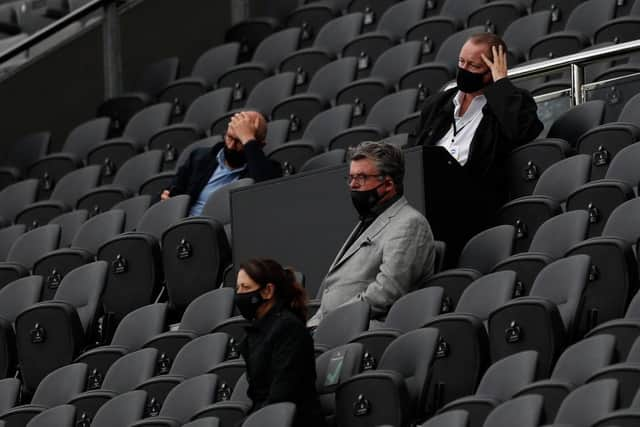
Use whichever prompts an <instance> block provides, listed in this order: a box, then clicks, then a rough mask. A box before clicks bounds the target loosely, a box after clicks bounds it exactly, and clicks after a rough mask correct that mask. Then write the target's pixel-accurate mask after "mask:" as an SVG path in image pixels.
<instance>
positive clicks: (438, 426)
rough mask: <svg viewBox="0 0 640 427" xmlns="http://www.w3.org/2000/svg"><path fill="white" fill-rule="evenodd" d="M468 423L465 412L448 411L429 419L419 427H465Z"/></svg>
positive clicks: (467, 416) (467, 415) (467, 414)
mask: <svg viewBox="0 0 640 427" xmlns="http://www.w3.org/2000/svg"><path fill="white" fill-rule="evenodd" d="M468 422H469V413H468V412H467V411H463V410H460V411H448V412H445V413H443V414H439V415H435V416H433V417H431V418H429V419H428V420H427V421H426V422H425V423H423V424H420V427H466V426H467V425H468Z"/></svg>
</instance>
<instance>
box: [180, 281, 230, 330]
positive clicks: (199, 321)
mask: <svg viewBox="0 0 640 427" xmlns="http://www.w3.org/2000/svg"><path fill="white" fill-rule="evenodd" d="M234 295H235V291H234V290H233V289H230V288H221V289H214V290H212V291H209V292H206V293H204V294H202V295H200V296H199V297H197V298H196V299H194V300H193V301H192V302H191V303H190V304H189V305H188V306H187V308H186V309H185V311H184V314H183V315H182V319H181V320H180V330H184V331H192V332H195V333H196V334H197V335H204V334H206V333H209V332H211V331H212V330H213V328H215V327H216V325H217V324H218V323H220V322H222V321H223V320H226V319H228V318H230V317H231V315H232V314H233V309H234V302H233V299H234Z"/></svg>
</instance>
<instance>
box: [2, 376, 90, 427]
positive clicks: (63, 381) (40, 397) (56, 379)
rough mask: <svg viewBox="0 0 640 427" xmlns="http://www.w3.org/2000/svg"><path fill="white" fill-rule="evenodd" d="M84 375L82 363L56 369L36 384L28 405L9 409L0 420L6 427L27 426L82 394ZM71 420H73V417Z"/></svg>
mask: <svg viewBox="0 0 640 427" xmlns="http://www.w3.org/2000/svg"><path fill="white" fill-rule="evenodd" d="M86 375H87V367H86V365H85V364H83V363H73V364H70V365H67V366H63V367H61V368H59V369H56V370H55V371H53V372H51V373H50V374H48V375H47V376H46V377H44V378H43V379H42V381H41V382H40V384H38V388H37V389H36V390H35V393H34V394H33V398H32V399H31V403H30V404H28V405H20V406H15V407H13V408H11V409H9V410H8V411H6V412H4V413H3V414H0V420H2V421H4V422H5V423H6V425H8V426H20V425H25V424H27V423H28V422H29V420H31V419H32V418H33V417H35V416H37V415H38V414H40V413H41V412H43V411H45V410H46V409H48V408H52V407H54V406H58V405H63V404H65V403H66V402H67V400H69V399H70V398H71V397H73V396H75V395H76V394H78V393H80V392H82V391H83V390H84V386H85V381H86ZM72 408H73V407H72ZM73 409H75V408H73ZM71 419H73V416H72V417H71ZM43 425H46V424H43ZM49 425H50V424H49Z"/></svg>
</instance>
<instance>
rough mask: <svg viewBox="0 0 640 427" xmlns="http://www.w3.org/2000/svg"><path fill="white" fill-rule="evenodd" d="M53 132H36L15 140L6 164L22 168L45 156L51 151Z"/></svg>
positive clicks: (8, 152)
mask: <svg viewBox="0 0 640 427" xmlns="http://www.w3.org/2000/svg"><path fill="white" fill-rule="evenodd" d="M50 143H51V132H35V133H30V134H27V135H24V136H22V137H20V138H19V139H17V140H15V141H14V142H13V144H11V146H10V147H9V149H8V151H7V154H6V161H5V162H4V163H5V164H8V165H11V166H13V167H16V168H18V169H20V170H23V169H25V168H26V167H27V166H29V165H30V164H32V163H33V162H35V161H36V160H38V159H40V158H41V157H43V156H45V155H46V154H47V153H48V152H49V145H50Z"/></svg>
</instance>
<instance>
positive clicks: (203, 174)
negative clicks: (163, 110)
mask: <svg viewBox="0 0 640 427" xmlns="http://www.w3.org/2000/svg"><path fill="white" fill-rule="evenodd" d="M266 134H267V122H266V120H265V118H264V117H263V116H262V114H260V113H258V112H256V111H244V112H240V113H237V114H235V115H234V116H233V117H232V118H231V121H230V122H229V126H228V127H227V132H226V133H225V136H224V142H221V143H219V144H216V145H214V146H213V147H212V148H199V149H196V150H193V152H192V153H191V154H190V156H189V159H188V160H187V161H186V162H185V163H184V165H183V166H181V167H180V168H179V169H178V172H177V174H176V177H175V179H174V180H173V183H172V185H171V187H170V188H169V189H167V190H165V191H163V193H162V195H161V198H162V200H165V199H168V198H169V197H171V196H176V195H178V194H188V195H190V196H191V208H190V211H189V215H200V214H201V213H202V208H203V207H204V205H205V203H206V202H207V199H208V198H209V197H210V196H211V194H213V193H214V192H215V191H216V190H218V189H219V188H220V187H222V186H224V185H226V184H229V183H231V182H233V181H235V180H237V179H240V178H253V179H254V180H255V181H256V182H258V181H264V180H267V179H271V178H277V177H279V176H282V170H281V168H280V164H279V163H278V162H275V161H273V160H270V159H269V158H267V156H265V154H264V152H263V150H262V149H263V147H264V144H265V137H266Z"/></svg>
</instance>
